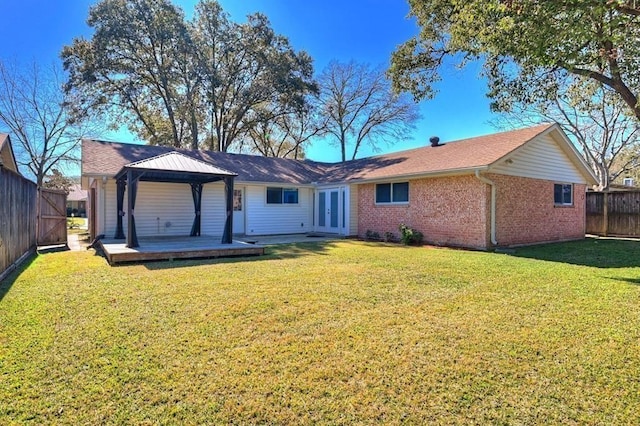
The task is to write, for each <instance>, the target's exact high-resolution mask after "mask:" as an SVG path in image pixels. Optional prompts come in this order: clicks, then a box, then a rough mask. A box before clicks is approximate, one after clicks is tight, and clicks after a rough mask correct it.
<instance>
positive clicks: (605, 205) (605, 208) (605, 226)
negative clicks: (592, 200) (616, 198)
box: [602, 191, 609, 237]
mask: <svg viewBox="0 0 640 426" xmlns="http://www.w3.org/2000/svg"><path fill="white" fill-rule="evenodd" d="M603 194H604V197H603V201H602V213H603V217H602V235H603V236H605V237H606V236H607V234H608V233H609V191H604V192H603Z"/></svg>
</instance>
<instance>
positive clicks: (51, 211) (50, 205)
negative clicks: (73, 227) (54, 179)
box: [38, 189, 67, 246]
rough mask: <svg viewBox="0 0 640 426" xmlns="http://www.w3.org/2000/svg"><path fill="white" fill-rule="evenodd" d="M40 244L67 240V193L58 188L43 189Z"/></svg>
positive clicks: (60, 242) (51, 243) (41, 196)
mask: <svg viewBox="0 0 640 426" xmlns="http://www.w3.org/2000/svg"><path fill="white" fill-rule="evenodd" d="M38 204H39V209H40V214H39V215H38V217H39V218H40V222H39V223H38V245H39V246H49V245H54V244H65V243H66V242H67V194H66V193H65V192H64V191H60V190H57V189H41V190H40V200H39V203H38Z"/></svg>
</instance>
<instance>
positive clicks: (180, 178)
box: [114, 151, 237, 248]
mask: <svg viewBox="0 0 640 426" xmlns="http://www.w3.org/2000/svg"><path fill="white" fill-rule="evenodd" d="M236 176H237V174H235V173H232V172H230V171H228V170H224V169H221V168H219V167H216V166H214V165H213V164H210V163H207V162H205V161H202V160H198V159H196V158H193V157H189V156H188V155H185V154H182V153H180V152H177V151H172V152H168V153H165V154H161V155H158V156H155V157H151V158H147V159H144V160H140V161H136V162H134V163H130V164H127V165H125V166H124V167H123V168H122V169H121V170H120V171H119V172H118V173H117V174H116V175H115V179H116V184H117V192H116V194H117V209H118V217H117V223H116V233H115V236H114V238H116V239H125V238H126V246H127V247H130V248H133V247H139V245H140V244H139V243H138V236H137V234H136V221H135V204H136V194H137V191H138V182H166V183H188V184H189V185H190V186H191V194H192V196H193V206H194V215H195V217H194V219H193V226H192V227H191V233H190V236H192V237H196V236H200V228H201V211H200V210H201V207H202V185H203V184H205V183H210V182H217V181H223V182H224V186H225V200H226V209H227V219H226V221H225V225H224V232H223V235H222V244H231V243H232V230H233V180H234V178H235V177H236ZM127 188H128V191H127V195H128V198H127V212H126V214H127V217H128V221H127V235H126V237H125V234H124V229H123V224H122V217H123V216H124V215H125V212H124V194H125V190H126V189H127Z"/></svg>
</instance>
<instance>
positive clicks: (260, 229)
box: [245, 185, 313, 235]
mask: <svg viewBox="0 0 640 426" xmlns="http://www.w3.org/2000/svg"><path fill="white" fill-rule="evenodd" d="M266 188H267V187H266V186H258V185H254V186H247V187H246V194H245V206H246V209H247V210H246V221H247V223H246V233H247V235H275V234H296V233H304V232H311V231H312V230H313V226H312V211H311V210H312V204H311V202H310V200H311V197H310V194H311V189H309V188H298V204H267V190H266Z"/></svg>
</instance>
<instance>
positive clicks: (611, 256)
mask: <svg viewBox="0 0 640 426" xmlns="http://www.w3.org/2000/svg"><path fill="white" fill-rule="evenodd" d="M513 256H516V257H526V258H530V259H539V260H547V261H550V262H561V263H568V264H572V265H582V266H591V267H595V268H634V267H640V240H627V239H613V238H611V239H609V238H606V239H605V238H586V239H584V240H581V241H571V242H566V243H554V244H544V245H540V246H531V247H522V248H519V249H517V250H516V252H515V253H514V254H513ZM639 283H640V280H637V281H636V282H635V284H639Z"/></svg>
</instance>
